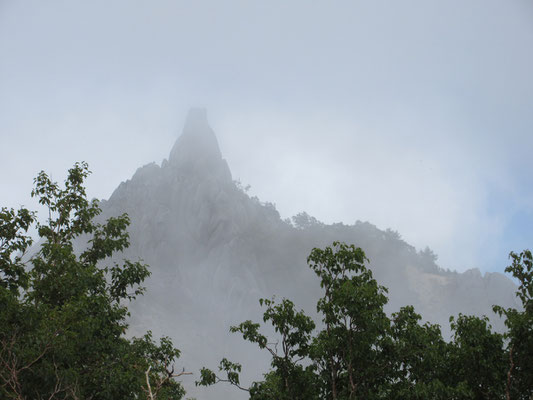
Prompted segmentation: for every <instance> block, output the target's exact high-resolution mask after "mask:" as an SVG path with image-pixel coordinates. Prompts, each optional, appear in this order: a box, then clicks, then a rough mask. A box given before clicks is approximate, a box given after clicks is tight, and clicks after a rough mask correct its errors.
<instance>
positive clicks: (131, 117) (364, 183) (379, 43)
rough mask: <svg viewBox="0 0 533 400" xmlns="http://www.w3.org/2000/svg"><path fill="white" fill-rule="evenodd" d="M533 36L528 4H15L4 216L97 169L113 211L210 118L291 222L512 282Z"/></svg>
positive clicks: (2, 129)
mask: <svg viewBox="0 0 533 400" xmlns="http://www.w3.org/2000/svg"><path fill="white" fill-rule="evenodd" d="M532 21H533V5H532V4H531V2H529V1H526V0H524V1H511V2H501V1H496V0H489V1H485V0H484V1H481V0H479V1H470V2H466V3H465V2H462V1H446V2H427V1H406V2H397V3H392V2H381V1H367V2H354V1H335V2H326V1H314V2H309V1H291V2H286V1H269V2H250V1H224V2H220V1H194V2H185V1H159V2H157V3H146V2H140V1H139V2H136V1H116V2H112V3H110V2H104V1H92V2H70V1H69V2H67V1H52V2H46V4H45V3H43V2H39V1H25V2H18V1H7V0H6V1H2V2H0V110H1V111H0V148H1V150H2V157H0V168H1V169H2V171H3V173H2V174H1V176H0V193H1V200H2V205H6V206H13V207H17V206H19V205H20V204H25V205H29V206H34V203H32V202H31V201H30V200H29V199H28V197H29V192H30V190H31V181H32V179H33V177H34V176H35V175H36V174H37V172H38V171H39V170H41V169H44V170H46V171H48V172H50V173H51V174H52V176H53V177H54V178H56V179H62V177H64V176H65V171H66V169H67V168H68V167H70V166H71V165H72V164H73V163H74V162H75V161H79V160H85V161H88V162H89V164H90V166H91V169H92V171H93V172H94V174H93V176H92V177H91V179H90V181H89V193H90V195H92V196H95V197H98V198H108V197H109V196H110V195H111V193H112V192H113V190H114V189H115V188H116V187H117V186H118V184H119V183H120V182H121V181H124V180H126V179H128V178H130V177H131V176H132V175H133V173H134V172H135V170H136V169H137V167H139V166H141V165H144V164H146V163H148V162H151V161H157V162H159V161H160V160H162V159H163V158H164V157H167V155H168V149H169V148H170V147H171V146H172V145H173V143H174V141H175V139H176V138H177V137H178V135H179V132H180V131H181V127H182V125H183V123H184V120H185V115H186V113H187V110H188V109H189V108H190V107H191V106H195V105H200V106H205V107H207V108H208V110H209V115H210V122H211V124H212V125H213V126H214V127H215V129H216V132H217V135H218V139H219V142H220V147H221V150H222V153H223V154H224V157H225V158H226V160H227V161H228V164H229V166H230V167H231V170H232V173H233V177H234V178H236V179H240V180H241V181H242V182H243V183H244V184H250V185H251V192H250V193H251V194H253V195H257V196H258V197H259V198H260V199H261V200H263V201H270V202H273V203H275V204H276V207H277V209H278V210H279V212H280V213H281V215H282V217H290V216H292V215H294V214H296V213H297V212H300V211H307V212H308V213H309V214H311V215H313V216H315V217H316V218H318V219H319V220H321V221H324V222H327V223H331V222H339V221H342V222H345V223H348V224H351V223H354V222H355V221H356V220H362V221H370V222H371V223H373V224H375V225H377V226H378V227H379V228H382V229H385V228H392V229H393V230H396V231H398V232H399V233H400V234H401V236H402V237H403V238H404V239H405V240H406V241H407V242H408V243H410V244H412V245H414V246H415V247H416V248H417V249H423V248H425V246H429V247H430V248H432V249H433V250H434V251H435V253H436V254H437V255H438V256H439V264H440V265H441V266H443V267H445V268H451V269H457V270H460V271H464V270H466V269H468V268H471V267H479V268H480V269H481V270H483V271H502V270H503V268H504V267H505V266H506V264H507V260H506V255H507V254H508V252H509V251H510V250H521V249H522V248H525V247H528V246H531V242H532V239H533V238H532V233H531V232H533V229H532V228H533V189H532V188H533V182H532V176H533V175H532V174H531V171H532V167H533V161H532V160H533V159H532V158H531V157H530V154H529V153H530V149H531V148H533V135H532V133H531V132H532V131H533V112H531V110H533V77H532V74H531V71H532V70H533V52H531V50H530V49H531V48H533V22H532Z"/></svg>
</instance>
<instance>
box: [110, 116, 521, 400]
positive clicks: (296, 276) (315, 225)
mask: <svg viewBox="0 0 533 400" xmlns="http://www.w3.org/2000/svg"><path fill="white" fill-rule="evenodd" d="M102 208H103V210H104V213H103V215H104V216H111V215H117V214H120V213H122V212H127V213H128V214H129V215H130V218H131V227H130V235H131V247H130V249H129V250H128V253H127V256H128V257H132V258H137V257H140V258H142V259H143V260H144V261H145V262H147V263H148V264H149V265H150V266H151V271H152V276H151V278H150V279H149V281H148V282H147V288H148V292H147V294H146V295H145V296H144V297H143V298H141V299H139V300H137V301H136V302H135V303H134V304H133V305H132V325H131V327H132V333H135V332H136V331H138V330H139V331H142V330H146V329H152V330H153V331H154V333H155V334H156V335H160V334H166V335H169V336H171V337H173V339H174V342H175V344H176V345H177V346H178V347H179V348H181V349H182V350H183V357H182V359H181V360H180V362H181V363H183V365H184V366H185V367H186V368H187V369H192V370H195V369H196V371H197V368H198V367H199V366H201V365H206V366H211V367H214V366H215V365H216V363H217V360H219V359H220V358H221V357H223V356H228V357H229V358H230V359H233V360H235V361H240V362H243V364H244V367H245V368H246V367H248V371H250V374H249V375H248V378H250V379H251V378H252V377H255V378H258V376H257V372H261V371H264V370H265V369H264V368H266V366H267V359H266V358H262V356H261V355H260V353H259V352H258V351H256V350H255V348H253V347H252V346H248V345H246V344H244V342H242V340H241V339H240V338H239V337H231V336H230V335H229V334H228V329H229V326H230V325H232V324H236V323H239V322H241V321H243V320H245V319H249V318H252V319H255V320H258V321H259V320H260V318H259V316H260V309H259V306H258V299H259V298H260V297H271V296H272V295H276V296H278V297H289V298H291V299H293V300H294V301H295V303H296V304H297V306H298V307H300V308H304V309H306V310H308V311H309V313H310V314H312V313H313V312H314V310H315V302H316V299H317V297H318V295H319V288H318V281H317V280H316V279H315V277H314V275H313V273H312V272H311V271H310V269H309V268H308V267H307V266H306V258H307V256H308V254H309V252H310V250H311V249H312V248H313V247H317V246H325V245H330V244H331V243H332V242H333V241H334V240H339V241H344V242H347V243H354V244H355V245H357V246H359V247H362V248H363V249H364V250H365V252H366V253H367V256H368V258H369V259H370V263H369V266H370V268H371V269H372V270H373V272H374V275H375V277H376V278H377V279H378V281H379V282H380V283H381V284H382V285H385V286H387V287H388V288H389V289H390V292H389V298H390V302H389V305H388V310H389V311H395V310H397V309H399V307H400V306H402V305H406V304H413V305H414V306H415V308H416V310H417V311H418V312H419V313H421V314H422V315H423V317H424V318H425V319H427V320H429V321H431V322H437V323H440V324H441V325H442V326H443V328H444V329H443V330H444V331H445V332H447V331H448V328H447V325H448V318H449V316H450V315H456V314H458V313H459V312H462V313H465V314H476V315H482V314H486V315H489V316H491V317H492V321H493V324H494V325H495V326H496V327H501V321H499V320H498V319H496V318H495V317H494V316H493V314H492V311H491V306H492V305H493V304H501V305H504V306H511V305H515V304H516V302H515V297H514V290H515V286H514V284H513V282H511V281H510V280H509V279H507V278H506V277H505V276H503V275H501V274H497V273H494V274H485V275H484V276H482V275H481V274H480V273H479V271H477V270H469V271H467V272H465V273H457V272H450V271H445V270H442V269H441V268H439V266H438V265H437V264H436V261H435V260H436V258H435V256H434V255H433V253H431V251H429V250H425V251H422V252H420V251H417V250H416V249H415V248H414V247H412V246H410V245H409V244H407V243H406V242H404V241H403V240H402V239H401V237H400V236H399V235H398V234H397V233H396V232H392V231H389V230H387V231H382V230H380V229H377V228H376V227H375V226H373V225H372V224H370V223H367V222H356V223H355V224H352V225H345V224H334V225H326V224H323V223H321V222H319V221H317V220H316V219H314V218H313V217H311V216H309V215H307V214H305V213H302V214H299V215H298V216H295V217H294V218H293V219H292V221H290V222H289V221H284V220H282V219H281V218H280V216H279V214H278V212H277V211H276V209H275V208H274V207H273V206H272V205H270V204H263V203H261V202H260V201H259V200H258V199H254V198H250V197H249V196H248V195H247V194H246V193H245V191H243V190H242V189H241V188H240V186H239V185H237V184H236V183H235V182H234V181H233V180H232V176H231V172H230V169H229V168H228V164H227V163H226V161H225V160H224V159H223V157H222V154H221V152H220V149H219V146H218V143H217V139H216V137H215V134H214V132H213V130H212V129H211V128H210V127H209V125H208V122H207V117H206V113H205V110H201V109H195V110H191V112H190V113H189V116H188V119H187V122H186V124H185V127H184V130H183V133H182V135H181V136H180V137H179V138H178V139H177V141H176V143H175V145H174V147H173V148H172V150H171V152H170V156H169V158H168V160H164V161H163V162H162V163H161V165H158V164H155V163H153V164H149V165H146V166H144V167H142V168H139V169H138V170H137V172H136V173H135V175H134V176H133V177H132V178H131V179H130V180H128V181H126V182H123V183H121V184H120V186H119V187H118V188H117V189H116V190H115V192H114V193H113V195H112V196H111V197H110V198H109V200H107V201H103V202H102ZM260 368H263V369H262V370H261V369H260ZM254 374H255V375H254ZM245 376H246V374H245ZM193 381H194V378H191V379H189V380H187V379H185V381H184V383H185V385H186V387H187V389H188V391H189V393H190V395H194V396H197V397H198V398H202V399H204V398H205V399H207V398H218V399H220V398H238V394H237V393H235V391H233V390H231V391H226V390H225V389H222V388H216V389H207V390H206V391H204V392H198V391H197V389H195V388H194V385H193ZM245 384H246V382H245Z"/></svg>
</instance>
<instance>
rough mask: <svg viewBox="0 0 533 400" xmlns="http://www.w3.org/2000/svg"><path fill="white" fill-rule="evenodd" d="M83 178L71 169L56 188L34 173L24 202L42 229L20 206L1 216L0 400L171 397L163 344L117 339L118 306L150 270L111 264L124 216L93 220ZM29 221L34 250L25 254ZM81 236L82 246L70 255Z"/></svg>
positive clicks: (123, 233) (77, 168)
mask: <svg viewBox="0 0 533 400" xmlns="http://www.w3.org/2000/svg"><path fill="white" fill-rule="evenodd" d="M89 173H90V172H89V170H88V166H87V164H85V163H78V164H75V165H74V167H73V168H71V169H70V170H69V171H68V177H67V179H66V181H65V184H64V186H60V185H59V184H57V183H56V182H53V181H52V180H51V179H50V177H49V176H48V175H47V174H46V173H44V172H41V173H40V174H39V175H38V176H37V178H36V179H35V181H34V189H33V191H32V196H35V197H36V198H37V199H38V200H39V203H40V204H42V205H43V206H44V207H45V208H46V209H47V211H48V215H47V218H46V221H45V222H38V220H37V216H36V213H34V212H31V211H29V210H27V209H25V208H21V209H20V210H17V211H15V210H13V209H6V208H2V209H1V211H0V398H2V399H19V400H22V399H95V400H96V399H99V400H100V399H101V400H104V399H106V400H107V399H109V400H111V399H134V398H158V399H180V398H182V397H183V395H184V390H183V388H182V386H181V384H180V383H179V382H177V381H176V380H175V379H174V377H175V376H178V375H180V372H179V371H178V373H175V372H174V366H173V364H174V362H175V360H176V359H177V357H179V354H180V352H179V350H177V349H176V348H174V346H173V345H172V342H171V341H170V339H169V338H166V337H164V338H162V339H161V340H160V341H159V343H156V342H155V341H154V340H153V338H152V334H151V333H150V332H147V333H146V334H145V335H144V336H143V337H141V338H131V339H130V338H127V337H126V336H125V333H126V329H127V323H126V318H127V316H128V315H129V314H128V309H127V307H126V305H125V304H126V301H129V300H133V299H135V297H136V296H138V295H140V294H142V293H143V291H144V288H143V287H142V286H141V284H142V282H143V281H144V280H145V279H146V278H147V277H148V276H149V275H150V272H149V270H148V267H147V266H146V265H145V264H143V263H142V262H141V261H129V260H123V262H122V263H116V262H110V257H111V256H113V255H115V254H119V253H120V252H121V251H122V250H124V249H125V248H126V247H128V245H129V240H128V239H129V237H128V233H127V230H126V229H127V227H128V225H129V219H128V216H127V215H121V216H118V217H113V218H109V219H108V220H107V221H105V222H104V223H97V222H95V217H97V216H98V214H99V213H100V208H99V206H98V201H96V200H92V201H89V200H88V199H87V196H86V192H85V188H84V186H83V185H84V181H85V179H86V178H87V176H88V175H89ZM33 224H35V225H36V228H37V231H38V235H39V241H38V249H37V250H35V251H33V252H32V254H30V255H27V252H28V250H29V249H30V246H31V245H32V239H31V237H30V236H29V234H28V230H29V229H30V227H31V226H32V225H33ZM82 236H83V238H86V241H87V246H86V248H85V249H84V250H82V251H75V246H74V241H75V240H77V239H79V238H80V237H82ZM84 240H85V239H84ZM149 396H150V397H149Z"/></svg>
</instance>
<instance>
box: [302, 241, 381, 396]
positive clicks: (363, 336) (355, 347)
mask: <svg viewBox="0 0 533 400" xmlns="http://www.w3.org/2000/svg"><path fill="white" fill-rule="evenodd" d="M307 261H308V263H309V266H310V267H311V268H312V269H313V271H315V273H316V275H317V276H318V277H319V279H320V286H321V287H322V288H323V290H324V296H323V297H322V298H320V299H319V301H318V303H317V310H318V312H319V313H321V315H322V322H323V323H324V325H325V329H323V330H322V331H321V332H320V333H319V334H318V335H317V336H316V338H315V340H314V343H313V348H312V349H311V357H312V359H313V361H314V362H315V363H316V365H317V367H318V371H319V374H320V376H321V380H322V382H323V384H322V395H323V396H324V397H325V398H332V399H337V398H346V399H355V398H357V397H363V398H372V396H373V395H372V393H373V388H375V387H378V386H380V385H384V384H385V383H386V382H387V380H388V378H389V373H390V365H391V364H390V359H389V358H388V357H387V352H386V349H387V347H388V346H389V343H388V336H389V335H388V333H389V329H390V320H389V318H388V317H387V315H386V314H385V312H384V311H383V307H384V305H385V304H386V303H387V301H388V299H387V296H386V292H387V289H386V288H384V287H383V286H380V285H378V283H377V281H376V280H375V279H373V277H372V271H370V270H369V269H368V268H366V266H365V262H366V261H367V259H366V256H365V253H364V252H363V250H362V249H360V248H356V247H355V246H354V245H347V244H344V243H339V242H334V243H333V247H326V248H325V249H313V250H312V251H311V254H310V255H309V257H308V259H307Z"/></svg>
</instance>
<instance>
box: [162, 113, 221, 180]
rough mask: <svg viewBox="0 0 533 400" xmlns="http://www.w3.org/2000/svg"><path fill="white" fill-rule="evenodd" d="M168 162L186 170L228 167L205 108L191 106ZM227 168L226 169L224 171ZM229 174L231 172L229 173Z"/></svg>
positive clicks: (212, 169) (213, 169)
mask: <svg viewBox="0 0 533 400" xmlns="http://www.w3.org/2000/svg"><path fill="white" fill-rule="evenodd" d="M168 161H169V164H170V165H171V166H173V167H177V168H185V169H187V170H189V171H190V170H202V171H207V170H211V171H216V170H220V169H222V170H225V171H224V174H228V173H229V169H228V167H227V164H226V162H225V160H223V158H222V153H221V152H220V148H219V146H218V141H217V138H216V136H215V132H213V129H211V127H210V126H209V122H208V121H207V111H206V109H205V108H191V109H190V110H189V113H188V114H187V118H186V120H185V125H184V127H183V132H182V134H181V135H180V136H179V137H178V139H177V140H176V143H175V144H174V147H173V148H172V150H171V151H170V156H169V159H168ZM226 170H227V171H226ZM230 176H231V174H230Z"/></svg>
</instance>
